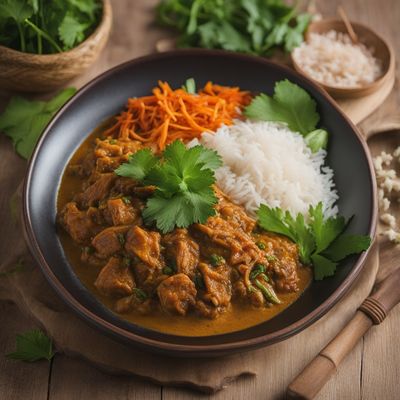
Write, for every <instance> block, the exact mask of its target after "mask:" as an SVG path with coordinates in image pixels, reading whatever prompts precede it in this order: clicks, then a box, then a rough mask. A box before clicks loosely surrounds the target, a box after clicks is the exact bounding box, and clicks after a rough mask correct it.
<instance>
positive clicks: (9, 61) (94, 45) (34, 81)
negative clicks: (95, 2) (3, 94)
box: [0, 0, 112, 92]
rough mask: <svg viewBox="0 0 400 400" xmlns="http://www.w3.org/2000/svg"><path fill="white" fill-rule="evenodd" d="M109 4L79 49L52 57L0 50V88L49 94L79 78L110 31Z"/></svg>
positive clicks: (5, 48)
mask: <svg viewBox="0 0 400 400" xmlns="http://www.w3.org/2000/svg"><path fill="white" fill-rule="evenodd" d="M111 23H112V10H111V4H110V0H103V15H102V18H101V21H100V23H99V25H98V26H97V28H96V30H95V31H94V32H93V33H92V34H91V35H90V36H89V37H88V38H87V39H86V40H85V41H83V42H82V43H81V44H80V45H79V46H77V47H74V48H73V49H71V50H69V51H65V52H62V53H55V54H40V55H39V54H31V53H23V52H20V51H17V50H13V49H10V48H8V47H4V46H0V88H2V89H7V90H13V91H14V90H15V91H22V92H49V91H52V90H55V89H58V88H59V87H61V86H64V85H65V84H66V83H67V82H68V81H70V80H71V79H73V78H75V77H77V76H78V75H80V74H82V73H83V72H84V71H85V70H86V69H87V68H88V67H89V66H90V65H91V64H92V63H93V62H94V60H95V59H96V58H97V56H98V55H99V54H100V52H101V51H102V50H103V48H104V46H105V44H106V42H107V39H108V36H109V34H110V30H111Z"/></svg>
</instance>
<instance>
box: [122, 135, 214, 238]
mask: <svg viewBox="0 0 400 400" xmlns="http://www.w3.org/2000/svg"><path fill="white" fill-rule="evenodd" d="M220 165H221V158H220V156H219V155H218V154H217V153H216V152H215V151H213V150H209V149H206V148H205V147H203V146H201V145H199V146H195V147H192V148H190V149H187V148H186V147H185V145H184V144H183V143H182V142H181V141H179V140H177V141H175V142H173V143H172V144H170V145H169V146H167V148H166V149H165V151H164V153H163V154H162V157H161V158H158V157H156V156H155V155H153V154H152V153H151V151H150V150H149V149H144V150H139V151H138V152H136V153H135V154H133V155H131V156H130V157H129V160H128V163H125V164H122V165H121V166H120V167H119V168H117V169H116V170H115V173H116V174H117V175H120V176H125V177H129V178H132V179H135V180H138V181H141V182H142V183H143V184H144V185H151V186H155V187H156V190H155V192H154V194H153V195H152V196H150V198H149V199H148V200H147V203H146V207H145V209H144V211H143V217H144V219H145V222H146V223H147V224H149V223H153V222H155V223H156V226H157V228H158V229H159V230H160V231H161V232H163V233H166V232H170V231H172V230H173V229H174V228H175V227H179V228H186V227H188V226H189V225H191V224H193V223H204V222H205V221H206V220H207V218H208V217H210V216H212V215H214V214H215V210H214V205H215V204H216V203H217V198H216V196H215V194H214V190H213V188H212V185H213V184H214V183H215V176H214V170H215V169H217V168H218V167H219V166H220Z"/></svg>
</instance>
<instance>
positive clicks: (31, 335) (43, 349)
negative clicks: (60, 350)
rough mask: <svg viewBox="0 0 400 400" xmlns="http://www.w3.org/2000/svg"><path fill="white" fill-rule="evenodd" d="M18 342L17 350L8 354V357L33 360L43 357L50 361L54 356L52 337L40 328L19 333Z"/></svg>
mask: <svg viewBox="0 0 400 400" xmlns="http://www.w3.org/2000/svg"><path fill="white" fill-rule="evenodd" d="M16 343H17V348H16V350H15V351H14V352H13V353H9V354H7V355H6V357H7V358H11V359H13V360H21V361H29V362H32V361H38V360H42V359H45V360H49V361H50V360H51V359H52V358H53V356H54V352H53V345H52V343H51V340H50V338H49V337H47V336H46V335H45V334H44V333H43V332H42V331H40V330H38V329H34V330H32V331H28V332H25V333H23V334H20V335H17V338H16Z"/></svg>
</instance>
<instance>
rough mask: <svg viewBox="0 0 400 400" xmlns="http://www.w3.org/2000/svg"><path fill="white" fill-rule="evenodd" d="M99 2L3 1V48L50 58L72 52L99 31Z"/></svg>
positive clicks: (0, 25) (0, 12)
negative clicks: (95, 30) (49, 55)
mask: <svg viewBox="0 0 400 400" xmlns="http://www.w3.org/2000/svg"><path fill="white" fill-rule="evenodd" d="M101 4H102V3H101V1H99V0H0V44H1V45H3V46H6V47H10V48H12V49H15V50H19V51H23V52H27V53H36V54H49V53H59V52H62V51H66V50H70V49H72V48H73V47H75V46H77V45H78V44H79V43H81V42H83V41H84V40H85V39H86V38H87V37H88V36H89V35H90V34H91V33H92V32H93V31H94V29H95V28H96V26H97V25H98V23H99V19H100V15H101V9H102V6H101Z"/></svg>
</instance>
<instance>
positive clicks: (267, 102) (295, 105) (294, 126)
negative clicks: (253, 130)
mask: <svg viewBox="0 0 400 400" xmlns="http://www.w3.org/2000/svg"><path fill="white" fill-rule="evenodd" d="M245 114H246V116H247V117H249V118H251V119H255V120H261V121H275V122H283V123H286V124H287V125H288V127H289V129H291V130H292V131H294V132H300V133H301V134H302V135H306V134H307V133H309V132H310V131H313V130H314V129H315V128H316V126H317V123H318V121H319V115H318V113H317V110H316V102H315V101H314V100H313V99H312V98H311V96H310V95H309V94H308V93H307V92H306V91H305V90H304V89H302V88H301V87H300V86H298V85H296V84H294V83H291V82H289V81H288V80H287V79H285V80H283V81H279V82H277V83H276V84H275V92H274V95H273V97H269V96H267V95H266V94H261V95H259V96H256V97H255V98H254V99H253V101H252V102H251V103H250V104H249V105H248V106H247V107H246V108H245Z"/></svg>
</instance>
